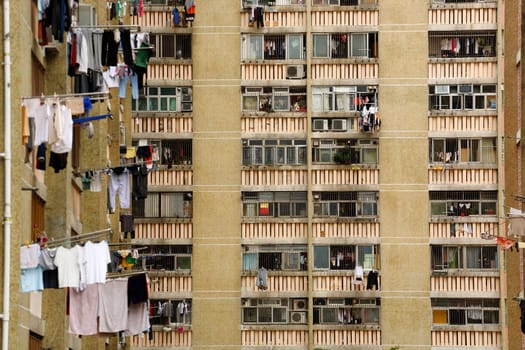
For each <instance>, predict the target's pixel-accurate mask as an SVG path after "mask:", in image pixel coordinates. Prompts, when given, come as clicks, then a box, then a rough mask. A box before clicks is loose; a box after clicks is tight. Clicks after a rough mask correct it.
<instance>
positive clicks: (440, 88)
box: [435, 85, 450, 94]
mask: <svg viewBox="0 0 525 350" xmlns="http://www.w3.org/2000/svg"><path fill="white" fill-rule="evenodd" d="M435 91H436V94H448V93H449V91H450V86H448V85H436V88H435Z"/></svg>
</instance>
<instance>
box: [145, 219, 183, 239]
mask: <svg viewBox="0 0 525 350" xmlns="http://www.w3.org/2000/svg"><path fill="white" fill-rule="evenodd" d="M192 237H193V225H192V223H190V222H167V223H162V222H156V223H141V222H137V221H135V239H136V240H159V239H160V240H176V239H191V238H192Z"/></svg>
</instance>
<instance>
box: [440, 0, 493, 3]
mask: <svg viewBox="0 0 525 350" xmlns="http://www.w3.org/2000/svg"><path fill="white" fill-rule="evenodd" d="M478 2H497V0H432V3H433V4H464V3H478Z"/></svg>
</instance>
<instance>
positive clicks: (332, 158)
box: [312, 139, 379, 164]
mask: <svg viewBox="0 0 525 350" xmlns="http://www.w3.org/2000/svg"><path fill="white" fill-rule="evenodd" d="M312 143H313V147H312V162H313V163H339V164H377V163H378V146H379V145H378V140H374V139H320V140H319V139H317V140H312Z"/></svg>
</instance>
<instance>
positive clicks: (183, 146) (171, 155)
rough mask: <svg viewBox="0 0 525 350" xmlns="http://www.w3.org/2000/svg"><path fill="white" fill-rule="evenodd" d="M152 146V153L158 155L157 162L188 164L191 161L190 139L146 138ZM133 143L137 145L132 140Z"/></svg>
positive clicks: (170, 164)
mask: <svg viewBox="0 0 525 350" xmlns="http://www.w3.org/2000/svg"><path fill="white" fill-rule="evenodd" d="M148 142H149V144H150V145H151V146H152V148H153V153H155V154H158V155H159V164H162V165H167V166H168V168H169V167H170V166H173V165H190V164H192V161H193V146H192V140H191V139H180V140H170V139H164V140H148ZM133 145H134V146H135V147H136V146H138V142H137V141H134V142H133Z"/></svg>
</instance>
